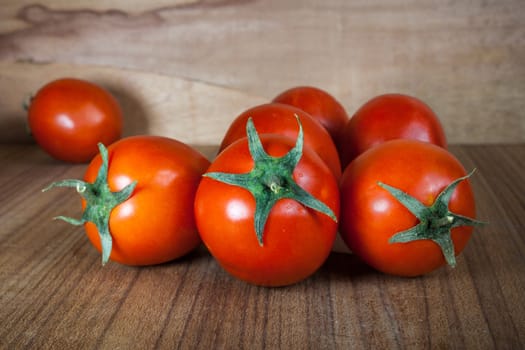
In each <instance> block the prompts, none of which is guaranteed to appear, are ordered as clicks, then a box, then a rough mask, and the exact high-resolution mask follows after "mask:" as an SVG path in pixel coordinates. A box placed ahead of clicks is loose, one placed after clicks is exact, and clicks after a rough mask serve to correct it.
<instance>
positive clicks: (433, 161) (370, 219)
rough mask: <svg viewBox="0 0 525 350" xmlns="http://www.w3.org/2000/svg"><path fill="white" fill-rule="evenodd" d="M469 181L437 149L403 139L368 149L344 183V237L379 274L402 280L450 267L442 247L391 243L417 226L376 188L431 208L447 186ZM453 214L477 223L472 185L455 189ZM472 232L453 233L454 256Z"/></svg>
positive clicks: (459, 230) (459, 167)
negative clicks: (396, 192)
mask: <svg viewBox="0 0 525 350" xmlns="http://www.w3.org/2000/svg"><path fill="white" fill-rule="evenodd" d="M465 175H466V171H465V169H464V168H463V166H462V165H461V163H460V162H459V161H458V160H457V159H456V158H455V157H454V156H453V155H452V154H450V153H449V152H448V151H446V150H445V149H443V148H441V147H438V146H436V145H433V144H429V143H425V142H421V141H416V140H406V139H399V140H392V141H388V142H385V143H383V144H381V145H379V146H376V147H374V148H372V149H369V150H367V151H365V152H363V153H362V154H361V155H359V156H358V157H357V158H356V159H354V160H353V161H352V163H350V165H349V166H348V167H347V168H346V169H345V171H344V173H343V176H342V179H341V189H340V190H341V216H340V233H341V237H342V238H343V240H344V241H345V243H346V244H347V245H348V247H349V248H350V249H351V250H352V251H353V252H354V253H355V254H356V255H357V256H359V257H360V258H361V259H362V260H363V261H364V262H365V263H367V264H368V265H370V266H372V267H373V268H375V269H376V270H379V271H382V272H384V273H387V274H392V275H398V276H418V275H423V274H426V273H429V272H431V271H433V270H435V269H437V268H439V267H441V266H443V265H445V263H446V262H445V259H444V257H443V254H442V252H441V250H440V248H439V246H438V245H437V244H436V243H434V242H433V241H431V240H417V241H412V242H409V243H389V242H388V240H389V239H390V238H391V237H392V236H393V235H394V234H396V233H397V232H400V231H404V230H407V229H409V228H411V227H413V226H415V225H416V224H418V223H419V220H418V219H417V218H416V217H415V216H414V215H413V214H412V213H410V212H409V211H408V210H407V209H406V208H405V207H404V206H403V205H402V204H401V203H400V202H399V201H397V200H396V199H395V198H394V197H393V196H391V195H390V194H389V193H388V192H387V191H385V190H384V189H383V188H381V187H380V186H379V185H378V182H379V181H381V182H383V183H386V184H388V185H390V186H393V187H396V188H398V189H400V190H402V191H404V192H406V193H408V194H409V195H411V196H413V197H415V198H416V199H418V200H419V201H420V202H421V203H423V204H425V205H427V206H429V205H431V204H433V203H434V201H435V199H436V197H437V195H438V194H439V193H440V192H441V191H442V190H443V189H444V188H445V187H446V186H447V185H449V184H450V183H451V182H453V181H454V180H456V179H458V178H460V177H462V176H465ZM449 209H450V211H452V212H454V213H457V214H460V215H463V216H467V217H470V218H475V202H474V195H473V192H472V189H471V186H470V183H469V182H468V181H463V182H461V183H460V184H459V185H458V186H457V188H456V190H455V192H454V193H453V195H452V197H451V200H450V203H449ZM472 231H473V228H472V227H468V226H464V227H456V228H453V229H452V231H451V232H452V234H451V237H452V241H453V243H454V248H455V249H454V251H455V254H456V255H458V254H459V253H460V252H461V251H462V250H463V249H464V248H465V246H466V244H467V242H468V240H469V239H470V237H471V234H472Z"/></svg>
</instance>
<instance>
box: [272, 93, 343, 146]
mask: <svg viewBox="0 0 525 350" xmlns="http://www.w3.org/2000/svg"><path fill="white" fill-rule="evenodd" d="M272 102H277V103H284V104H287V105H290V106H294V107H297V108H299V109H302V110H303V111H305V112H306V113H308V114H310V115H311V116H312V117H313V118H314V119H316V120H317V121H319V122H320V123H321V125H322V126H324V128H325V129H326V130H327V131H328V133H329V134H330V136H331V137H332V140H333V141H334V143H335V145H336V146H338V145H339V140H340V138H341V134H342V131H343V129H344V127H345V125H346V123H347V122H348V114H347V113H346V110H345V109H344V107H343V106H342V105H341V104H340V103H339V101H337V100H336V99H335V98H334V97H333V96H332V95H330V94H329V93H328V92H326V91H324V90H321V89H318V88H316V87H312V86H297V87H294V88H291V89H288V90H286V91H284V92H282V93H281V94H279V95H278V96H277V97H275V98H274V99H273V101H272Z"/></svg>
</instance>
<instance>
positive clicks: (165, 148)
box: [84, 136, 210, 265]
mask: <svg viewBox="0 0 525 350" xmlns="http://www.w3.org/2000/svg"><path fill="white" fill-rule="evenodd" d="M108 152H109V172H108V184H109V187H110V189H111V190H112V191H119V190H122V189H123V188H124V187H125V186H127V185H128V184H130V183H131V182H133V181H137V182H138V183H137V186H136V187H135V190H134V192H133V194H132V195H131V197H130V198H129V199H128V200H126V201H125V202H124V203H121V204H120V205H118V206H117V207H115V209H113V211H112V212H111V215H110V222H109V229H110V232H111V235H112V238H113V249H112V251H111V255H110V259H111V260H113V261H117V262H120V263H122V264H126V265H154V264H160V263H163V262H167V261H170V260H173V259H176V258H179V257H181V256H183V255H185V254H187V253H188V252H190V251H191V250H193V249H194V248H196V247H197V246H198V245H199V244H200V242H201V240H200V237H199V234H198V231H197V228H196V224H195V218H194V213H193V201H194V198H195V192H196V190H197V186H198V184H199V182H200V179H201V175H202V174H203V173H204V171H205V170H206V169H207V168H208V166H209V164H210V162H209V161H208V160H207V159H206V158H205V157H204V156H203V155H201V154H200V153H199V152H197V151H196V150H194V149H193V148H191V147H189V146H187V145H186V144H184V143H181V142H179V141H176V140H173V139H169V138H165V137H156V136H134V137H128V138H124V139H121V140H119V141H117V142H115V143H114V144H112V145H111V146H110V147H109V148H108ZM100 164H101V158H100V156H99V155H97V156H96V157H95V158H94V159H93V161H92V162H91V163H90V164H89V166H88V169H87V171H86V174H85V178H84V180H85V181H87V182H90V183H92V182H94V181H95V178H96V177H97V173H98V169H99V167H100ZM84 206H85V203H84ZM85 229H86V233H87V236H88V238H89V240H90V241H91V243H92V244H93V245H94V246H95V247H96V248H97V249H98V250H99V251H101V246H100V239H99V234H98V230H97V228H96V226H95V225H94V224H92V223H87V224H86V225H85Z"/></svg>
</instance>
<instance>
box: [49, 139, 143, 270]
mask: <svg viewBox="0 0 525 350" xmlns="http://www.w3.org/2000/svg"><path fill="white" fill-rule="evenodd" d="M98 148H99V150H100V156H101V157H102V164H101V166H100V168H99V170H98V175H97V178H96V180H95V182H94V183H88V182H85V181H82V180H76V179H68V180H62V181H57V182H53V183H52V184H50V185H49V186H47V187H46V188H44V189H43V190H42V191H43V192H45V191H47V190H49V189H51V188H53V187H73V188H76V190H77V192H78V193H79V194H80V195H81V196H82V197H83V198H84V199H85V200H86V208H85V209H84V212H83V214H82V217H81V218H80V220H78V219H74V218H70V217H66V216H57V217H55V219H60V220H63V221H65V222H67V223H70V224H72V225H75V226H80V225H83V224H85V223H86V222H92V223H93V224H95V225H96V227H97V230H98V232H99V235H100V242H101V246H102V265H105V264H106V263H107V262H108V260H109V256H110V254H111V248H112V245H113V240H112V238H111V233H110V231H109V216H110V214H111V211H112V210H113V209H114V208H115V207H116V206H117V205H119V204H121V203H122V202H124V201H126V200H127V199H128V198H129V197H130V196H131V194H132V193H133V190H134V189H135V186H136V185H137V182H136V181H134V182H132V183H130V184H129V185H127V186H126V187H124V188H123V189H122V190H121V191H118V192H111V190H110V188H109V185H108V166H109V162H108V151H107V149H106V147H104V145H103V144H101V143H99V144H98Z"/></svg>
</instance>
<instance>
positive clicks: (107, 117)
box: [28, 78, 123, 163]
mask: <svg viewBox="0 0 525 350" xmlns="http://www.w3.org/2000/svg"><path fill="white" fill-rule="evenodd" d="M28 123H29V128H30V129H31V133H32V135H33V137H34V139H35V140H36V142H37V143H38V145H40V147H41V148H42V149H43V150H44V151H46V152H47V153H48V154H50V155H51V156H52V157H54V158H56V159H59V160H63V161H67V162H76V163H83V162H88V161H89V160H91V159H92V158H93V157H94V156H95V155H96V154H97V152H98V149H97V144H98V143H99V142H101V143H103V144H105V145H109V144H111V143H113V142H114V141H116V140H118V139H119V138H120V137H121V133H122V124H123V121H122V112H121V109H120V106H119V104H118V102H117V100H116V99H115V98H114V97H113V96H112V95H111V94H110V93H109V92H108V91H106V90H105V89H103V88H102V87H100V86H98V85H96V84H93V83H90V82H88V81H84V80H79V79H70V78H65V79H59V80H55V81H52V82H50V83H48V84H47V85H45V86H44V87H42V88H41V89H40V90H39V91H38V92H37V94H36V95H35V96H34V97H33V98H32V100H31V102H30V105H29V109H28Z"/></svg>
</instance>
